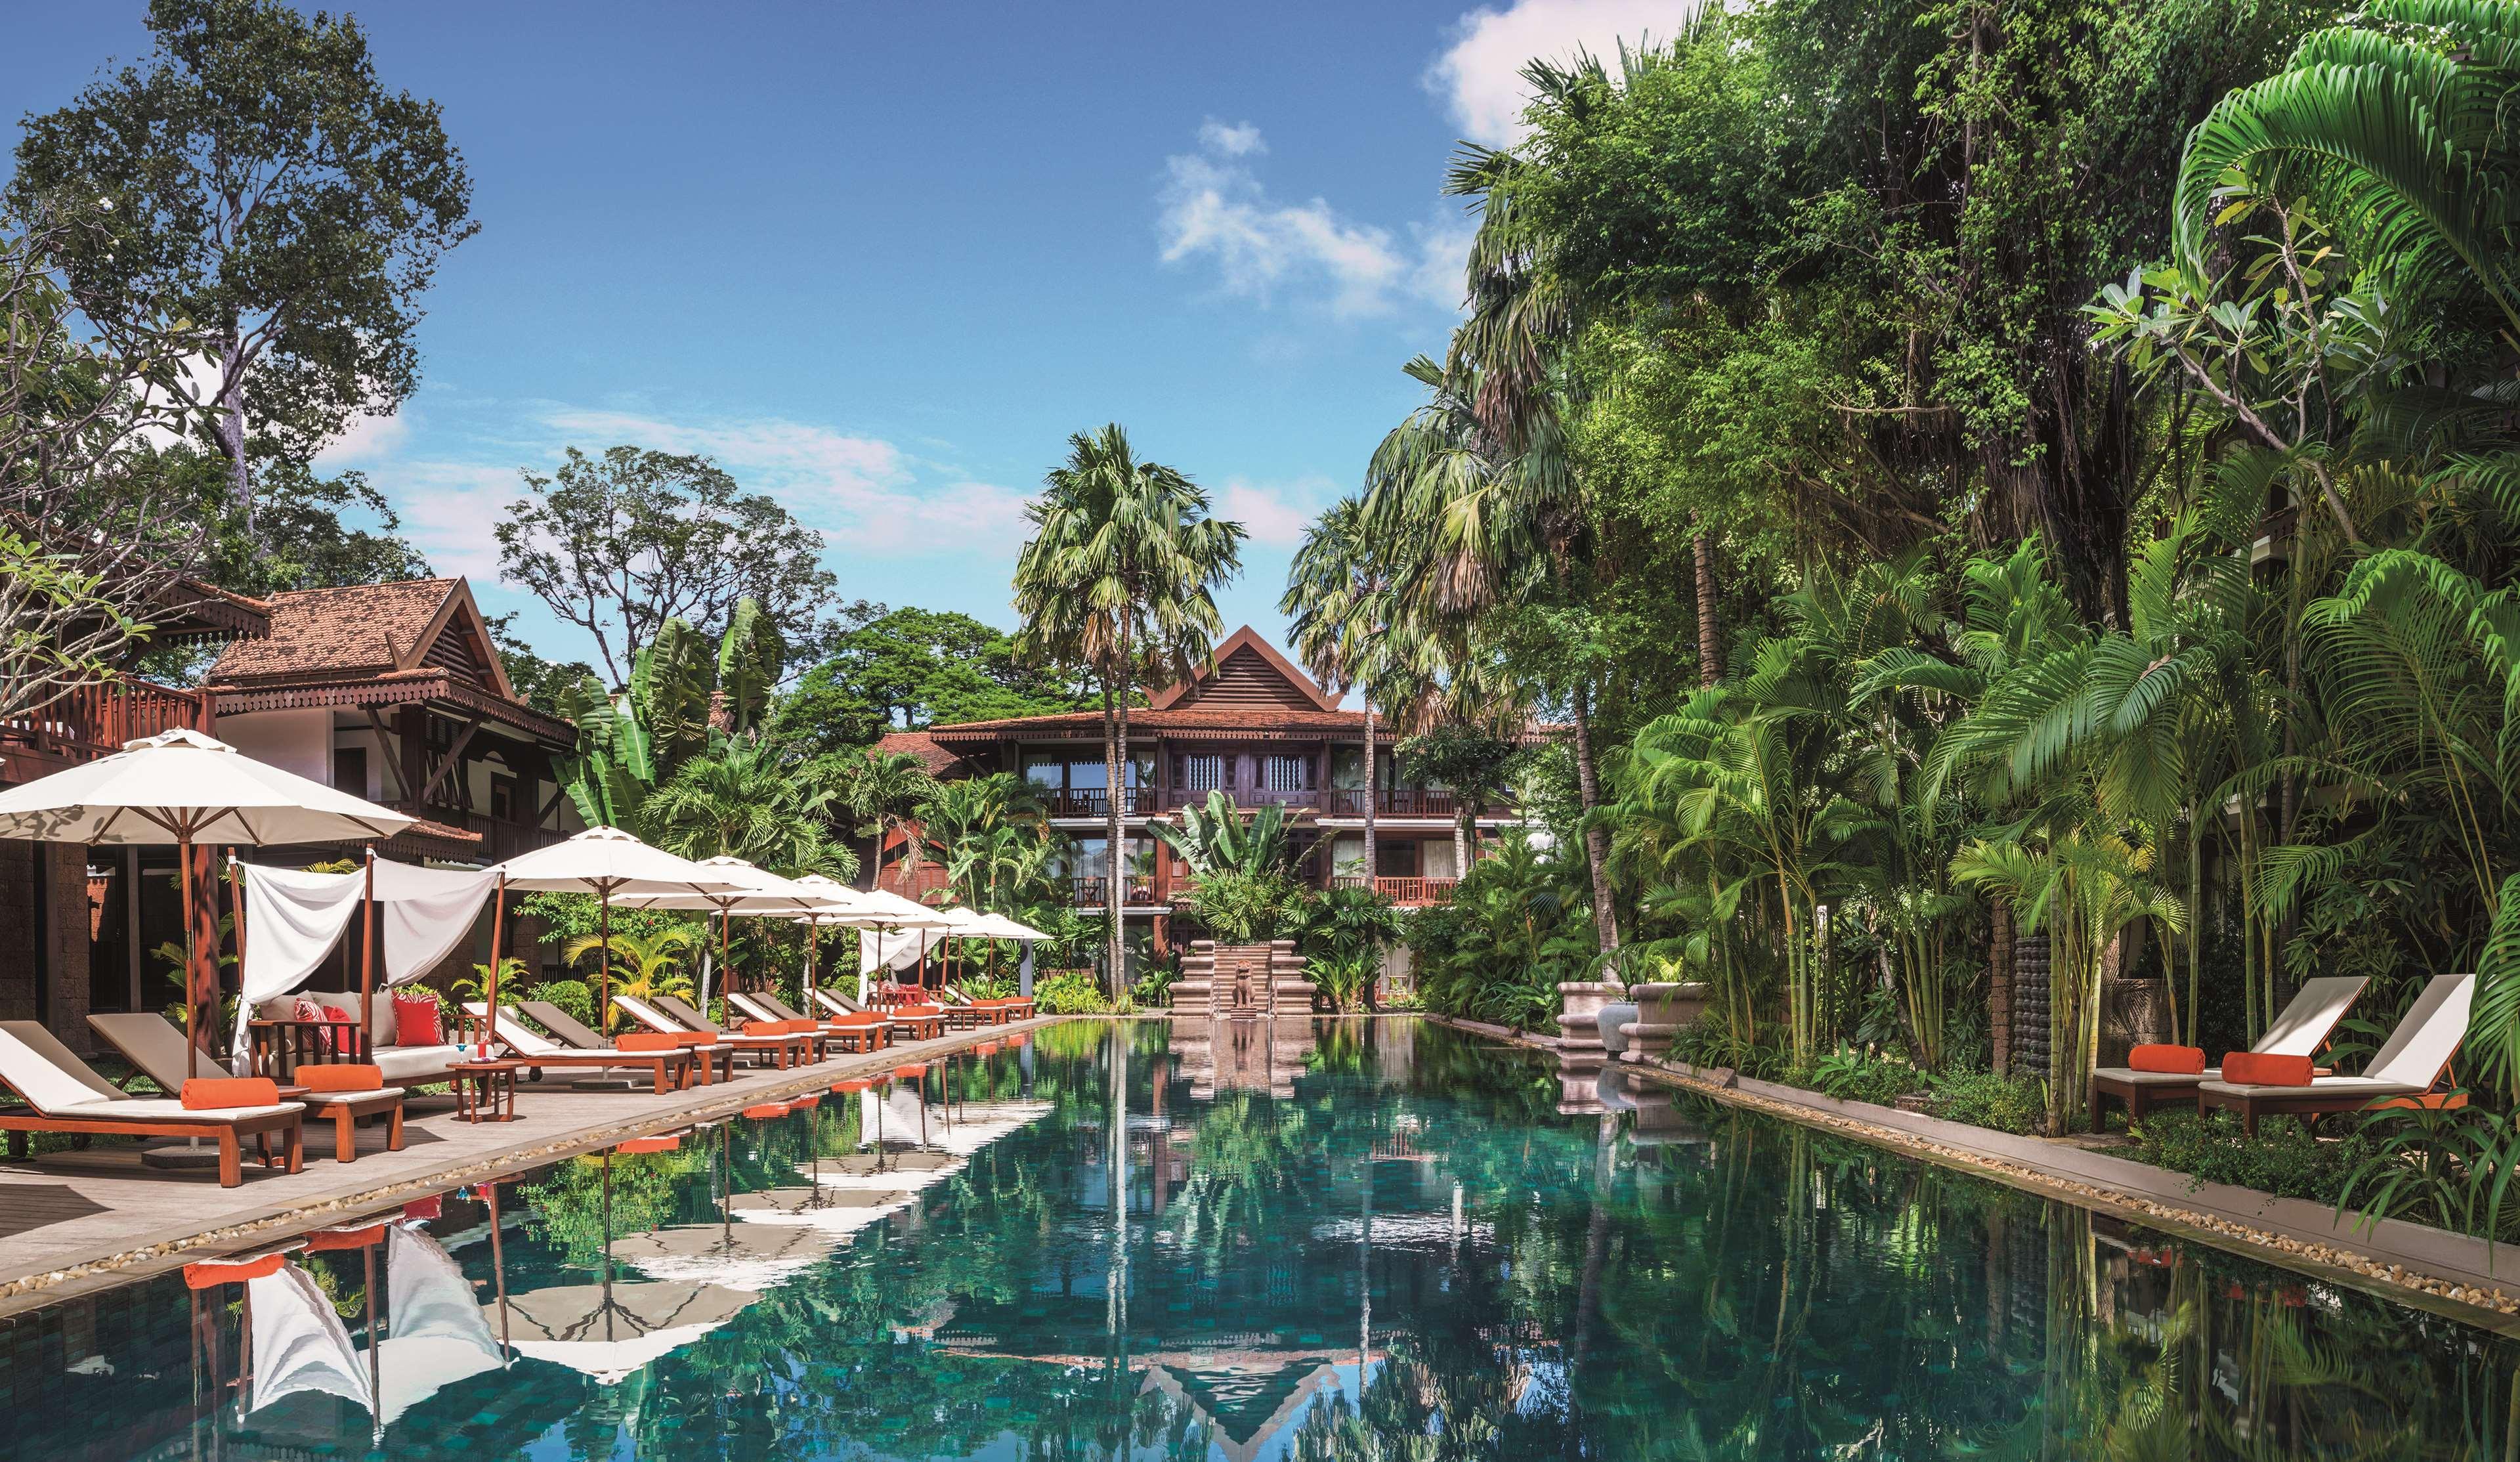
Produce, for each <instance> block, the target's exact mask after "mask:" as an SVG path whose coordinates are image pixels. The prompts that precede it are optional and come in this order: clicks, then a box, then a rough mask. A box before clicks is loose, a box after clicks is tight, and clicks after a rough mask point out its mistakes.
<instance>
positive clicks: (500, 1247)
mask: <svg viewBox="0 0 2520 1462" xmlns="http://www.w3.org/2000/svg"><path fill="white" fill-rule="evenodd" d="M507 886H508V878H507V875H506V874H501V875H500V876H499V887H500V888H501V889H502V890H504V889H506V888H507ZM490 1008H491V1009H492V1010H493V1011H496V1010H497V1009H498V1008H499V1007H497V1006H495V1005H493V1006H491V1007H490ZM481 1186H483V1187H485V1188H487V1189H489V1190H490V1281H491V1283H493V1284H495V1285H497V1286H498V1290H499V1348H500V1350H501V1351H503V1352H504V1351H506V1350H507V1349H509V1345H508V1252H507V1249H506V1247H505V1242H504V1238H503V1236H502V1235H501V1234H500V1232H499V1181H498V1179H496V1178H492V1179H491V1180H490V1181H488V1182H486V1183H484V1184H482V1185H481ZM514 1358H515V1357H514V1356H511V1355H507V1354H504V1353H503V1354H502V1355H501V1356H500V1359H502V1360H510V1359H514Z"/></svg>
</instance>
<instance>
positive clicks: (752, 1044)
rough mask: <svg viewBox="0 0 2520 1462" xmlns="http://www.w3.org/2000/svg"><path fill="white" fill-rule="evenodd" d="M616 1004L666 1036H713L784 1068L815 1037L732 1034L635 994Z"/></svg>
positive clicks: (616, 999) (618, 997)
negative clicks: (792, 1056)
mask: <svg viewBox="0 0 2520 1462" xmlns="http://www.w3.org/2000/svg"><path fill="white" fill-rule="evenodd" d="M677 1003H680V1002H677ZM612 1004H613V1007H614V1008H615V1009H617V1010H619V1011H620V1012H621V1013H622V1014H623V1015H626V1016H628V1017H629V1018H630V1019H632V1020H634V1021H636V1022H638V1023H639V1024H640V1025H642V1026H645V1027H646V1028H649V1029H651V1030H653V1031H657V1032H659V1033H661V1034H665V1035H708V1036H712V1037H714V1038H715V1039H716V1040H717V1042H718V1043H719V1044H720V1045H723V1046H726V1047H728V1048H729V1049H731V1050H737V1051H744V1052H749V1053H751V1054H753V1055H756V1056H761V1055H767V1056H769V1057H770V1058H771V1059H772V1060H774V1061H776V1062H778V1063H779V1065H780V1067H781V1068H782V1069H785V1068H786V1067H787V1066H788V1065H789V1063H790V1059H791V1058H790V1053H791V1052H793V1051H794V1050H796V1048H797V1046H798V1044H799V1043H800V1042H801V1043H803V1044H805V1045H808V1046H810V1045H811V1044H812V1041H813V1037H811V1036H802V1035H795V1036H791V1035H728V1034H726V1033H725V1032H724V1031H721V1030H719V1029H717V1028H715V1027H713V1026H711V1025H709V1024H708V1023H707V1022H706V1021H701V1020H697V1019H695V1020H692V1021H684V1020H681V1019H679V1018H677V1017H675V1016H673V1015H670V1014H668V1013H667V1012H666V1011H665V1010H664V1009H663V1008H661V1007H660V1006H658V1005H653V1004H651V1003H649V1002H648V1001H646V1000H642V999H639V998H638V997H636V996H634V995H618V994H616V995H614V996H613V997H612ZM685 1008H686V1009H689V1008H690V1007H688V1006H686V1007H685ZM695 1014H697V1013H695Z"/></svg>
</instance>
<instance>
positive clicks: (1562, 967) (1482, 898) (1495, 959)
mask: <svg viewBox="0 0 2520 1462" xmlns="http://www.w3.org/2000/svg"><path fill="white" fill-rule="evenodd" d="M1585 882H1586V880H1585V875H1584V870H1583V867H1582V862H1581V859H1580V857H1570V856H1569V855H1568V854H1567V852H1566V851H1565V849H1564V846H1563V845H1558V846H1555V847H1552V848H1549V849H1546V850H1543V849H1542V848H1540V847H1538V846H1537V845H1534V844H1533V842H1532V841H1531V838H1530V836H1529V835H1528V834H1527V833H1526V832H1525V831H1524V830H1522V829H1520V828H1513V829H1508V831H1507V833H1506V836H1505V837H1504V838H1502V839H1500V840H1499V841H1498V843H1497V845H1496V847H1495V850H1494V851H1493V852H1492V853H1491V854H1490V856H1488V857H1486V858H1483V859H1481V860H1480V861H1479V863H1478V864H1477V865H1476V866H1475V867H1473V868H1471V870H1470V871H1469V873H1468V874H1467V875H1465V876H1464V877H1463V879H1462V881H1461V882H1460V883H1459V884H1458V885H1456V886H1455V887H1454V889H1453V892H1452V896H1451V897H1449V898H1446V899H1444V900H1443V901H1441V902H1439V903H1436V904H1433V905H1430V906H1429V907H1426V908H1422V909H1419V910H1418V911H1417V912H1416V913H1414V914H1412V915H1411V916H1410V917H1409V923H1408V933H1407V935H1406V940H1407V942H1408V945H1409V949H1410V954H1411V958H1412V961H1413V967H1414V968H1415V970H1416V971H1417V974H1418V991H1419V996H1420V998H1421V999H1422V1000H1423V1001H1424V1002H1425V1007H1426V1009H1428V1010H1430V1011H1433V1012H1435V1013H1436V1014H1439V1015H1450V1016H1460V1017H1463V1018H1464V1019H1467V1020H1473V1021H1485V1022H1490V1023H1492V1024H1496V1025H1502V1026H1510V1027H1515V1028H1521V1029H1526V1030H1543V1029H1549V1028H1552V1026H1553V1022H1554V1021H1555V1018H1556V1015H1557V985H1558V982H1561V981H1570V980H1582V979H1587V978H1589V977H1590V976H1591V975H1592V973H1593V967H1594V964H1595V962H1596V960H1597V958H1598V950H1597V948H1596V946H1595V944H1594V938H1593V926H1592V921H1591V919H1590V917H1589V911H1588V910H1587V909H1586V907H1585V905H1584V889H1585Z"/></svg>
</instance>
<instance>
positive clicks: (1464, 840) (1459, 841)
mask: <svg viewBox="0 0 2520 1462" xmlns="http://www.w3.org/2000/svg"><path fill="white" fill-rule="evenodd" d="M1470 817H1471V812H1470V805H1469V803H1468V802H1467V801H1465V800H1463V798H1462V789H1460V788H1458V787H1456V788H1454V789H1453V877H1455V878H1457V879H1458V878H1468V877H1469V876H1470Z"/></svg>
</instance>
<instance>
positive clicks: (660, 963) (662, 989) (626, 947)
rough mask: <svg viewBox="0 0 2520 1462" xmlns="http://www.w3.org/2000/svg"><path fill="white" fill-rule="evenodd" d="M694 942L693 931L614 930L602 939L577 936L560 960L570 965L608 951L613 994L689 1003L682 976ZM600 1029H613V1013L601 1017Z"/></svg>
mask: <svg viewBox="0 0 2520 1462" xmlns="http://www.w3.org/2000/svg"><path fill="white" fill-rule="evenodd" d="M694 942H695V936H694V935H693V933H692V931H690V930H688V929H682V928H665V929H659V930H656V931H654V932H653V933H651V934H644V935H642V934H629V933H625V932H623V931H620V930H615V931H613V932H612V934H611V935H610V936H609V937H607V936H604V935H580V936H578V937H576V938H574V939H571V940H569V941H568V943H567V944H566V945H564V946H562V950H561V956H562V958H563V959H565V960H566V961H567V962H568V963H570V964H572V965H573V964H576V963H577V962H578V961H580V960H582V959H584V958H586V957H587V956H588V955H590V954H593V953H595V952H596V951H597V950H599V949H602V950H607V951H609V953H610V956H611V958H612V961H613V965H612V990H613V993H615V994H620V995H628V996H629V997H630V998H632V999H634V1000H652V999H654V998H656V997H657V996H658V995H672V996H674V997H676V998H678V999H685V1000H688V999H690V998H691V994H692V980H691V977H690V976H689V975H687V974H685V973H684V972H683V957H684V955H685V954H687V953H688V952H689V951H690V950H691V947H692V945H693V943H694ZM601 1019H602V1022H603V1028H604V1029H606V1030H610V1029H611V1028H612V1012H611V1011H610V1010H609V1009H607V1010H605V1011H603V1012H602V1013H601Z"/></svg>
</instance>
